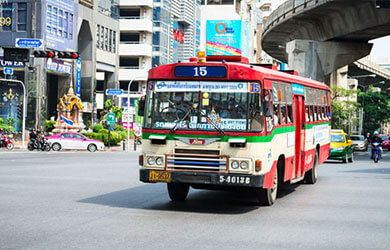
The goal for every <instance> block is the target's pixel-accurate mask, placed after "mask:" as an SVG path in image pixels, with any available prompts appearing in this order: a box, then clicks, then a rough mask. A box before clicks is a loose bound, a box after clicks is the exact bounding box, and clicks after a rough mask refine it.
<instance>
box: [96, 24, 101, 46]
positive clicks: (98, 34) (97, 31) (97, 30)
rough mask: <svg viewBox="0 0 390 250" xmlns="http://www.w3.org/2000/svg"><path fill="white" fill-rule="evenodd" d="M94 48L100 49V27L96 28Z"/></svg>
mask: <svg viewBox="0 0 390 250" xmlns="http://www.w3.org/2000/svg"><path fill="white" fill-rule="evenodd" d="M96 48H100V25H99V24H98V25H97V27H96Z"/></svg>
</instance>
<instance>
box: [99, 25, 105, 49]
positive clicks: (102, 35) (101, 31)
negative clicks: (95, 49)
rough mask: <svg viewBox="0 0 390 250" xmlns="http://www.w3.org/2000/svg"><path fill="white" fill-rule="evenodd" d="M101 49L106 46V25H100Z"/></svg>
mask: <svg viewBox="0 0 390 250" xmlns="http://www.w3.org/2000/svg"><path fill="white" fill-rule="evenodd" d="M99 48H100V49H103V48H104V27H103V26H100V46H99Z"/></svg>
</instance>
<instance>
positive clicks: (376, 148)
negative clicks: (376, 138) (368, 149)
mask: <svg viewBox="0 0 390 250" xmlns="http://www.w3.org/2000/svg"><path fill="white" fill-rule="evenodd" d="M380 146H381V144H380V143H379V142H373V143H372V156H371V159H373V160H374V162H375V163H378V161H379V160H380V159H381V156H382V155H381V148H380Z"/></svg>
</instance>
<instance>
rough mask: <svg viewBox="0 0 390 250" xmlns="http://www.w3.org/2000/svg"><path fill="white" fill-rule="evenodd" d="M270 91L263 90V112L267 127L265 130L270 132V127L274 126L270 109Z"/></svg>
mask: <svg viewBox="0 0 390 250" xmlns="http://www.w3.org/2000/svg"><path fill="white" fill-rule="evenodd" d="M272 95H273V94H272V92H271V91H268V90H266V92H264V102H263V107H264V114H265V123H266V127H267V132H270V131H271V130H272V128H273V127H274V121H273V111H272V98H273V97H272Z"/></svg>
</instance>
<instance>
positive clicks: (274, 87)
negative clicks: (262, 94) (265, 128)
mask: <svg viewBox="0 0 390 250" xmlns="http://www.w3.org/2000/svg"><path fill="white" fill-rule="evenodd" d="M272 93H273V112H274V113H273V121H274V125H279V124H280V105H279V84H278V83H277V82H273V83H272Z"/></svg>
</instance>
